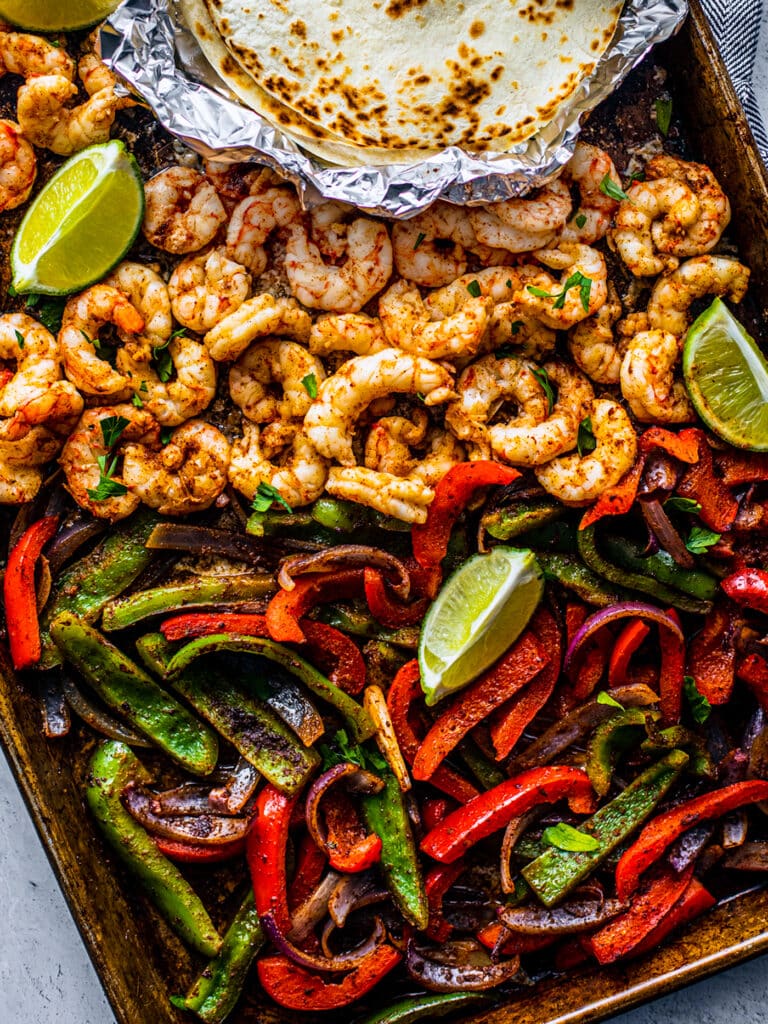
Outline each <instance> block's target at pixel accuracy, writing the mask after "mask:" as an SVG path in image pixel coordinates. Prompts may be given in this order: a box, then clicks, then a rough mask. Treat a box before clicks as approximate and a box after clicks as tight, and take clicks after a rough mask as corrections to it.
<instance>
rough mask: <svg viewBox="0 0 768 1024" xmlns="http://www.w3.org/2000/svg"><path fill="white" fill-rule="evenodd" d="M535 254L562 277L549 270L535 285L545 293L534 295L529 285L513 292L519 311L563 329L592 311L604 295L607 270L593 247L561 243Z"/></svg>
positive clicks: (547, 324) (603, 299) (589, 314)
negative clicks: (542, 279) (543, 280)
mask: <svg viewBox="0 0 768 1024" xmlns="http://www.w3.org/2000/svg"><path fill="white" fill-rule="evenodd" d="M536 258H537V259H538V260H540V262H542V263H544V264H546V266H548V267H552V268H553V269H556V270H562V271H563V275H562V277H561V278H560V280H559V281H555V280H554V278H552V277H550V275H549V274H546V275H543V277H544V279H545V283H544V285H543V287H542V285H541V284H538V285H537V286H536V287H537V290H540V291H545V292H547V296H546V297H543V296H540V295H535V294H534V293H533V292H532V291H531V287H533V286H531V285H526V286H525V288H521V289H520V290H519V291H517V292H516V293H515V296H514V301H515V302H516V303H517V304H518V306H519V308H520V311H521V312H522V313H524V314H526V315H527V316H532V317H535V318H536V319H537V320H541V322H542V323H543V324H545V325H546V326H547V327H552V328H553V329H555V330H567V329H568V328H569V327H573V325H574V324H577V323H578V322H579V321H580V320H585V319H586V318H587V317H588V316H592V314H593V313H596V312H597V310H598V309H600V307H601V306H602V305H603V303H604V302H605V300H606V298H607V297H608V283H607V278H608V271H607V269H606V266H605V259H604V258H603V255H602V253H600V252H598V250H597V249H592V248H591V247H590V246H588V245H578V244H575V243H564V244H563V245H561V246H560V248H559V249H544V250H541V251H539V252H537V253H536ZM585 285H586V287H585Z"/></svg>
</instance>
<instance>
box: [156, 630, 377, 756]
mask: <svg viewBox="0 0 768 1024" xmlns="http://www.w3.org/2000/svg"><path fill="white" fill-rule="evenodd" d="M217 651H237V652H240V653H243V654H256V655H259V656H260V657H263V658H269V660H270V661H274V662H276V663H277V664H278V665H282V667H283V668H285V669H287V670H288V671H289V672H291V673H292V674H293V675H295V676H296V677H297V678H298V679H300V680H301V681H302V683H304V685H305V686H306V687H307V689H309V690H311V691H312V693H314V694H315V695H316V696H317V697H320V698H321V699H322V700H324V701H326V702H327V703H328V704H330V705H331V706H332V707H334V708H336V710H337V711H338V713H339V714H340V715H341V716H342V718H343V719H344V720H345V722H346V723H347V725H348V726H349V729H350V732H351V733H352V738H353V739H354V741H355V743H362V742H363V741H364V740H367V739H368V738H369V737H370V736H373V734H374V733H375V732H376V726H375V725H374V723H373V721H372V719H371V717H370V715H369V714H368V712H367V711H366V710H365V709H364V708H362V707H361V706H360V705H359V704H358V703H357V701H356V700H353V699H352V697H349V696H348V695H347V694H346V693H344V691H343V690H340V689H339V688H338V686H334V685H333V683H332V682H331V681H330V680H329V679H326V677H325V676H324V675H323V674H322V673H321V672H318V671H317V669H316V668H315V667H314V666H313V665H310V664H309V662H308V661H305V660H304V659H303V658H302V657H301V656H300V655H298V654H296V652H295V651H290V650H289V649H288V648H287V647H283V645H282V644H277V643H275V642H274V640H265V639H264V638H263V637H260V636H245V635H242V636H241V635H239V634H237V633H229V634H228V633H214V634H212V635H211V636H201V637H198V639H197V640H192V641H191V642H190V643H188V644H186V645H185V646H184V647H182V648H181V650H180V651H177V652H176V654H174V656H173V658H171V661H170V664H169V665H168V667H167V668H166V671H165V675H166V678H167V679H168V680H169V681H170V682H172V681H173V680H174V679H175V678H176V677H177V676H179V675H180V674H181V673H182V672H183V671H184V670H185V669H186V668H188V666H189V665H191V664H192V663H193V662H194V661H195V660H196V659H197V658H199V657H201V656H202V655H204V654H213V653H216V652H217Z"/></svg>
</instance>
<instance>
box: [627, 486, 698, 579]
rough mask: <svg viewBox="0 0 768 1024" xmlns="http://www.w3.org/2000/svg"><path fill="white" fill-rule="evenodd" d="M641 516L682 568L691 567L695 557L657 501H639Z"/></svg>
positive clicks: (694, 562)
mask: <svg viewBox="0 0 768 1024" xmlns="http://www.w3.org/2000/svg"><path fill="white" fill-rule="evenodd" d="M640 508H641V509H642V512H643V518H644V519H645V521H646V523H647V524H648V527H649V529H650V530H652V532H653V535H654V537H655V538H656V540H658V542H659V544H660V545H661V546H662V547H663V548H664V550H665V551H666V552H667V553H668V554H670V555H671V556H672V558H674V560H675V561H676V562H677V564H678V565H680V566H682V567H683V568H684V569H693V568H694V567H695V565H696V559H695V558H694V557H693V555H692V554H691V553H690V551H689V550H688V549H687V548H686V546H685V544H684V543H683V539H682V537H681V536H680V534H679V533H678V532H677V530H676V529H675V528H674V526H673V525H672V522H671V521H670V518H669V516H668V515H667V513H666V512H665V511H664V509H663V508H662V506H661V502H658V501H644V502H641V504H640Z"/></svg>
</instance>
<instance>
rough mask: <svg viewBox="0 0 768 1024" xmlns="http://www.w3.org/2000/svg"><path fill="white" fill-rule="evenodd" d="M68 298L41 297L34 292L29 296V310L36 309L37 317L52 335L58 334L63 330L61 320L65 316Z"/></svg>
mask: <svg viewBox="0 0 768 1024" xmlns="http://www.w3.org/2000/svg"><path fill="white" fill-rule="evenodd" d="M66 302H67V300H66V298H59V297H58V296H56V295H40V294H38V293H37V292H33V293H32V294H31V295H28V296H27V305H26V308H27V309H34V311H35V316H36V317H37V319H38V320H39V321H40V323H41V324H42V325H43V327H45V328H47V329H48V330H49V331H50V332H51V334H58V333H59V330H60V329H61V318H62V316H63V315H64V306H65V305H66Z"/></svg>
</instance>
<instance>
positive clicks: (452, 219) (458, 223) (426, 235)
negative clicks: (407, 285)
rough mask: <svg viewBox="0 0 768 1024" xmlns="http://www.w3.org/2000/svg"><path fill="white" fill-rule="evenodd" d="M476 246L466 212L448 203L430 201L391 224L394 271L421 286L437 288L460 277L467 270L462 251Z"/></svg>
mask: <svg viewBox="0 0 768 1024" xmlns="http://www.w3.org/2000/svg"><path fill="white" fill-rule="evenodd" d="M477 245H478V240H477V236H476V235H475V232H474V229H473V227H472V225H471V223H470V220H469V212H468V211H467V210H466V209H464V208H463V207H461V206H452V205H451V204H450V203H443V202H437V203H434V204H433V205H432V206H430V207H429V209H428V210H424V211H423V213H417V214H416V216H415V217H412V218H411V219H410V220H403V221H397V223H396V224H394V225H393V227H392V250H393V253H394V259H395V268H396V270H397V272H398V274H400V276H401V277H404V278H406V279H407V280H408V281H412V282H413V283H414V284H419V285H422V286H423V287H424V288H440V287H442V286H443V285H446V284H450V283H451V281H454V280H455V279H456V278H457V277H460V276H461V275H462V274H463V273H464V271H465V270H466V269H467V260H466V254H465V250H466V249H469V250H474V249H475V248H476V246H477Z"/></svg>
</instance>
